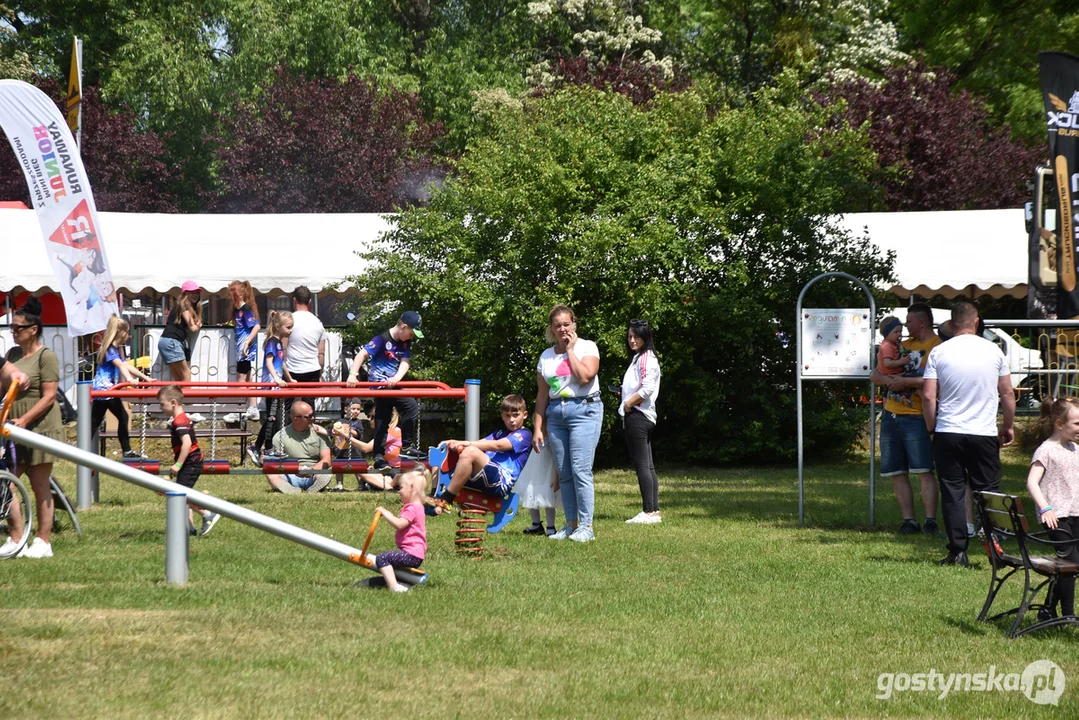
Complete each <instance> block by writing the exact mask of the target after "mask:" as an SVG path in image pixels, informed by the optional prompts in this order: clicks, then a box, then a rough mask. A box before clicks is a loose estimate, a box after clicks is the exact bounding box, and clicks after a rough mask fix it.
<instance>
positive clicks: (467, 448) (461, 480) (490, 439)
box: [435, 395, 532, 503]
mask: <svg viewBox="0 0 1079 720" xmlns="http://www.w3.org/2000/svg"><path fill="white" fill-rule="evenodd" d="M527 412H528V406H527V405H526V404H525V399H524V398H523V397H521V396H520V395H507V396H506V397H505V398H503V400H502V422H503V424H504V425H505V426H506V428H505V429H504V430H496V431H495V432H493V433H491V434H490V435H488V436H487V437H485V438H484V439H483V440H475V441H472V442H470V441H468V440H447V441H446V445H448V446H449V449H450V451H451V452H456V453H458V458H457V464H456V465H455V466H454V468H453V477H452V478H451V479H450V484H449V487H447V488H446V490H445V492H443V493H442V494H440V495H439V496H438V497H437V498H435V499H436V500H443V501H445V502H447V503H453V501H454V500H455V499H456V498H457V493H459V492H461V489H462V488H466V487H467V488H471V489H472V490H478V491H480V492H482V493H486V494H488V495H495V496H497V497H501V498H505V497H509V495H510V492H512V490H513V485H514V483H516V482H517V478H518V477H520V476H521V470H522V469H523V468H524V466H525V461H527V460H528V454H529V452H530V451H531V450H532V431H531V430H529V429H528V428H526V427H524V423H525V417H526V416H527Z"/></svg>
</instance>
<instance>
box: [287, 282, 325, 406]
mask: <svg viewBox="0 0 1079 720" xmlns="http://www.w3.org/2000/svg"><path fill="white" fill-rule="evenodd" d="M292 303H293V306H294V307H295V309H294V310H293V311H292V335H290V336H289V337H288V338H287V339H286V340H285V343H284V346H285V379H286V380H288V381H289V382H318V381H319V380H321V379H322V368H324V367H325V366H326V328H324V327H323V326H322V321H321V320H319V319H318V318H317V317H316V316H315V315H314V314H313V313H312V312H311V311H310V309H309V308H310V306H311V291H310V290H308V289H307V288H306V287H304V286H303V285H300V286H299V287H297V288H296V289H295V290H293V291H292ZM301 399H302V400H303V401H304V402H306V403H307V404H308V405H310V406H311V407H314V406H315V398H314V397H313V396H312V397H304V398H301ZM292 400H293V399H292V398H289V399H287V400H285V413H286V414H288V413H289V412H291V410H292Z"/></svg>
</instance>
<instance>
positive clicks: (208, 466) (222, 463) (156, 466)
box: [123, 460, 232, 475]
mask: <svg viewBox="0 0 1079 720" xmlns="http://www.w3.org/2000/svg"><path fill="white" fill-rule="evenodd" d="M123 463H124V465H127V466H128V467H132V468H135V469H136V470H142V471H143V472H148V473H150V474H151V475H160V474H161V461H160V460H124V461H123ZM171 466H172V465H171V463H170V464H169V466H168V467H171ZM230 472H232V467H231V466H230V465H229V461H228V460H203V461H202V474H203V475H228V474H229V473H230Z"/></svg>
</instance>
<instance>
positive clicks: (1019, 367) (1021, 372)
mask: <svg viewBox="0 0 1079 720" xmlns="http://www.w3.org/2000/svg"><path fill="white" fill-rule="evenodd" d="M889 315H893V316H895V317H897V318H898V319H899V320H901V321H903V322H906V320H907V309H906V308H905V307H898V308H892V309H891V310H887V311H885V312H884V314H883V315H881V317H887V316H889ZM951 319H952V311H951V310H943V309H941V308H933V325H934V327H940V325H941V323H944V322H945V321H947V320H951ZM905 333H906V331H905V330H904V334H905ZM983 337H984V338H985V339H986V340H989V341H990V342H994V343H996V344H997V347H999V348H1000V351H1001V352H1002V353H1004V357H1005V358H1007V360H1008V369H1009V370H1011V372H1012V387H1013V388H1017V387H1019V385H1020V384H1021V383H1022V382H1023V381H1024V380H1026V379H1027V377H1028V372H1029V371H1030V370H1041V369H1042V368H1044V367H1045V363H1044V362H1042V357H1041V353H1039V352H1038V351H1037V350H1035V349H1032V348H1025V347H1023V346H1022V345H1020V344H1019V343H1017V342H1016V341H1015V338H1013V337H1012V336H1011V335H1009V334H1008V333H1006V332H1005V331H1003V330H1001V329H1000V328H986V329H985V332H984V333H983ZM883 339H884V338H882V337H881V336H880V330H877V345H878V346H879V345H880V342H881V340H883Z"/></svg>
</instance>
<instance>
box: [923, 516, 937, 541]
mask: <svg viewBox="0 0 1079 720" xmlns="http://www.w3.org/2000/svg"><path fill="white" fill-rule="evenodd" d="M922 534H923V535H928V536H929V537H940V527H939V526H938V525H937V521H936V518H926V520H925V524H924V525H922Z"/></svg>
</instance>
